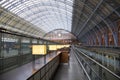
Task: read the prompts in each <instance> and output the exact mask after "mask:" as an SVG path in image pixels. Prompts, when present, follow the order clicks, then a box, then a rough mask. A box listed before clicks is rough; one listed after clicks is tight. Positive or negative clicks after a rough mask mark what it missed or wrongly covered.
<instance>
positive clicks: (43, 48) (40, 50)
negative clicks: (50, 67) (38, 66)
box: [32, 45, 47, 55]
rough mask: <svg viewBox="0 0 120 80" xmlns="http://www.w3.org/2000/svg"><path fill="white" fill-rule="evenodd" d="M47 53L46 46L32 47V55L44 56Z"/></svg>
mask: <svg viewBox="0 0 120 80" xmlns="http://www.w3.org/2000/svg"><path fill="white" fill-rule="evenodd" d="M46 53H47V49H46V45H32V54H33V55H45V54H46Z"/></svg>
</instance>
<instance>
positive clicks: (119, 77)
mask: <svg viewBox="0 0 120 80" xmlns="http://www.w3.org/2000/svg"><path fill="white" fill-rule="evenodd" d="M76 49H77V48H76ZM77 50H78V49H77ZM78 51H79V52H80V53H81V54H83V55H84V56H85V57H87V58H88V59H90V60H92V61H93V62H95V63H96V64H97V65H99V66H100V67H102V68H103V69H105V70H107V71H108V72H109V73H111V74H112V75H114V76H115V77H116V78H118V79H120V76H118V75H116V74H115V73H113V72H112V71H111V70H109V69H107V68H106V67H105V66H103V65H101V64H100V63H98V62H97V61H95V60H94V59H92V58H91V57H89V56H87V55H86V54H84V52H82V51H80V50H78Z"/></svg>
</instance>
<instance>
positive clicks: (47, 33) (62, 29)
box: [43, 29, 77, 39]
mask: <svg viewBox="0 0 120 80" xmlns="http://www.w3.org/2000/svg"><path fill="white" fill-rule="evenodd" d="M57 30H62V31H66V32H68V33H70V34H72V35H73V36H74V37H75V38H76V36H75V35H74V34H73V33H72V32H70V31H68V30H65V29H54V30H52V31H49V32H48V33H46V34H45V35H44V36H43V38H44V37H46V36H47V35H48V34H50V33H52V32H54V31H57ZM76 39H77V38H76Z"/></svg>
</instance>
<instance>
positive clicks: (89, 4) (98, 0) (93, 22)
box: [72, 0, 120, 42]
mask: <svg viewBox="0 0 120 80" xmlns="http://www.w3.org/2000/svg"><path fill="white" fill-rule="evenodd" d="M119 19H120V0H74V5H73V16H72V33H74V35H76V36H77V38H78V39H79V40H80V41H82V42H84V41H85V40H86V39H89V38H88V36H90V35H95V36H99V35H97V31H100V32H101V33H104V31H103V30H101V29H104V30H106V29H109V30H111V31H112V30H113V29H114V28H115V27H116V26H115V22H116V21H117V20H119ZM91 38H92V37H91Z"/></svg>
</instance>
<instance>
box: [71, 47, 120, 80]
mask: <svg viewBox="0 0 120 80" xmlns="http://www.w3.org/2000/svg"><path fill="white" fill-rule="evenodd" d="M72 49H73V50H74V55H75V56H76V58H77V60H78V62H79V64H80V65H81V66H82V68H83V70H84V72H85V74H86V76H87V77H88V80H120V76H118V75H116V74H115V73H114V72H112V71H111V70H109V69H108V68H106V67H105V66H103V65H101V64H100V63H99V62H97V61H95V60H94V59H92V58H91V57H89V56H88V55H86V54H85V53H84V52H82V51H80V49H78V48H76V47H74V46H73V47H72Z"/></svg>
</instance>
